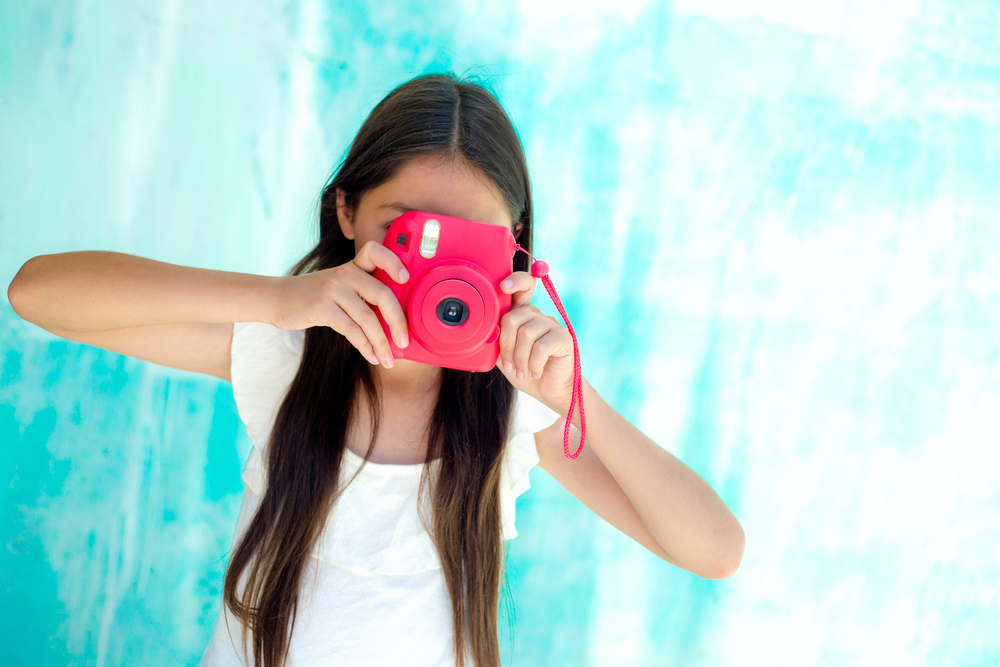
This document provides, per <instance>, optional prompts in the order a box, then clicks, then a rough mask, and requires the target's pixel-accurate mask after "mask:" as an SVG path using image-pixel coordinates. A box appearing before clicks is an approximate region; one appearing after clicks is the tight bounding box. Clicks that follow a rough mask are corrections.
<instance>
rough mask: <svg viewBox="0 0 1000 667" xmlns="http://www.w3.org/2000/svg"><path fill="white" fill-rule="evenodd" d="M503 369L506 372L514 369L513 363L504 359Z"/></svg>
mask: <svg viewBox="0 0 1000 667" xmlns="http://www.w3.org/2000/svg"><path fill="white" fill-rule="evenodd" d="M503 369H504V370H505V371H507V372H508V373H510V372H511V371H512V370H514V364H512V363H510V362H509V361H505V362H503Z"/></svg>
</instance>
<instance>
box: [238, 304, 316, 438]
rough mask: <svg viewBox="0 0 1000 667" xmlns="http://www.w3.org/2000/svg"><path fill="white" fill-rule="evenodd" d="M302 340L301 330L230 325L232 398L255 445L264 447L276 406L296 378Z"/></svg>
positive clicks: (268, 326)
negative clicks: (231, 328) (231, 331)
mask: <svg viewBox="0 0 1000 667" xmlns="http://www.w3.org/2000/svg"><path fill="white" fill-rule="evenodd" d="M304 341H305V331H301V330H297V331H286V330H284V329H279V328H277V327H274V326H271V325H270V324H265V323H263V322H236V323H234V324H233V343H232V349H231V356H232V366H231V368H230V376H231V378H232V383H233V397H234V398H235V399H236V409H237V412H238V413H239V415H240V419H242V420H243V423H244V424H246V427H247V435H248V436H249V437H250V442H252V443H253V445H254V447H256V448H262V447H263V446H264V444H265V441H266V439H267V437H268V436H269V434H270V428H271V427H272V426H273V423H274V419H275V417H276V416H277V414H276V412H277V409H278V407H279V406H280V405H281V401H282V399H283V398H284V395H285V393H286V392H287V391H288V388H289V387H290V386H291V384H292V380H294V379H295V374H296V373H297V372H298V369H299V362H300V361H301V359H302V349H303V347H304Z"/></svg>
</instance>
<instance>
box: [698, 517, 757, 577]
mask: <svg viewBox="0 0 1000 667" xmlns="http://www.w3.org/2000/svg"><path fill="white" fill-rule="evenodd" d="M733 533H734V534H733V535H732V536H731V537H730V538H729V539H727V540H726V541H725V542H724V543H723V544H722V545H721V546H720V547H719V549H718V550H717V551H716V558H715V559H714V562H713V563H712V566H711V568H710V569H708V570H707V571H706V572H705V573H704V574H701V577H702V578H704V579H728V578H729V577H731V576H733V575H734V574H736V571H737V570H738V569H740V563H741V562H742V561H743V548H744V547H745V546H746V535H745V534H744V533H743V527H742V526H740V524H739V523H737V524H736V528H735V530H734V531H733Z"/></svg>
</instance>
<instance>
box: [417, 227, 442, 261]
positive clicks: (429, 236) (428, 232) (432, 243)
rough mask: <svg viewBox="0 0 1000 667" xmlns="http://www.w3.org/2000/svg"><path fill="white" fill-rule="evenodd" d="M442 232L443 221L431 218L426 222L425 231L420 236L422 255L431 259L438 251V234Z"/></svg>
mask: <svg viewBox="0 0 1000 667" xmlns="http://www.w3.org/2000/svg"><path fill="white" fill-rule="evenodd" d="M440 234H441V223H439V222H438V221H437V220H434V219H433V218H431V219H430V220H428V221H427V222H425V223H424V233H423V235H422V236H421V237H420V256H421V257H423V258H424V259H430V258H431V257H433V256H434V255H435V254H436V253H437V248H438V236H440Z"/></svg>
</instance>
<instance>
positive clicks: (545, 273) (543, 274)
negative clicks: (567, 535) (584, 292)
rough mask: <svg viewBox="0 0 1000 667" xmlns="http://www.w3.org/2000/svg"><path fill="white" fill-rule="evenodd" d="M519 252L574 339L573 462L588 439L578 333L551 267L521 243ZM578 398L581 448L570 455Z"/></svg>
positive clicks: (568, 419)
mask: <svg viewBox="0 0 1000 667" xmlns="http://www.w3.org/2000/svg"><path fill="white" fill-rule="evenodd" d="M518 250H520V251H521V252H523V253H524V254H525V255H527V256H528V257H530V258H531V259H533V260H534V263H533V264H532V265H531V275H533V276H534V277H535V278H539V279H541V281H542V285H544V286H545V291H546V292H548V293H549V297H550V298H551V299H552V303H554V304H555V305H556V308H557V309H558V310H559V314H560V315H562V318H563V321H564V322H566V328H567V329H569V335H570V336H571V337H572V338H573V395H572V396H571V397H570V399H569V413H568V414H567V415H566V426H565V427H564V428H563V453H564V454H565V455H566V458H568V459H570V460H572V459H575V458H576V457H578V456H579V455H580V452H581V451H583V441H584V439H585V438H586V437H587V419H586V418H585V417H584V415H583V374H582V373H581V372H580V346H579V345H578V344H577V342H576V332H575V331H573V325H572V324H570V321H569V316H568V315H566V309H565V308H563V305H562V301H561V300H560V299H559V295H558V294H556V288H555V286H554V285H553V284H552V279H551V278H549V265H548V264H546V263H545V262H543V261H541V260H538V259H535V256H534V255H532V254H531V253H530V252H528V251H527V250H525V249H524V248H522V247H521V245H520V244H519V243H515V244H514V252H517V251H518ZM578 396H579V401H580V446H579V447H577V450H576V453H575V454H570V453H569V426H570V423H571V422H572V421H573V410H574V408H575V407H576V402H577V397H578Z"/></svg>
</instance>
